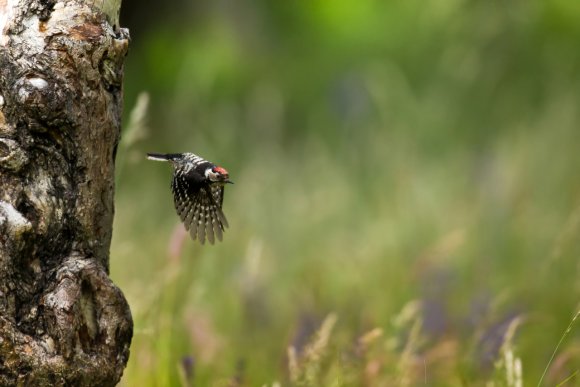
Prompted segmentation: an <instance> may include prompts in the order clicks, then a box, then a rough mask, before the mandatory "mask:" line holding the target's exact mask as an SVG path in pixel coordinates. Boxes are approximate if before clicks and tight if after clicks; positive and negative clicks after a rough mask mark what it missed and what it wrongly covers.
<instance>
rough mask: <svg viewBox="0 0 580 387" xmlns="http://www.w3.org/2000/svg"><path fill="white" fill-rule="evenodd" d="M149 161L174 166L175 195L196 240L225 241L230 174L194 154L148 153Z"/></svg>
mask: <svg viewBox="0 0 580 387" xmlns="http://www.w3.org/2000/svg"><path fill="white" fill-rule="evenodd" d="M147 158H148V159H149V160H156V161H169V162H170V163H171V164H173V178H172V180H171V191H172V192H173V202H174V203H175V209H176V210H177V214H178V215H179V218H180V219H181V221H182V222H183V224H184V225H185V229H186V230H188V231H189V235H191V238H192V239H193V240H196V239H198V240H199V242H200V243H201V244H204V243H205V238H206V237H207V240H208V241H209V242H210V243H211V244H213V243H214V241H215V237H216V236H217V239H219V240H220V241H221V240H222V236H223V232H224V230H225V228H226V227H228V221H227V219H226V217H225V215H224V213H223V211H222V203H223V201H224V185H225V184H227V183H230V184H233V182H232V181H230V179H229V174H228V171H226V170H225V169H224V168H222V167H219V166H217V165H215V164H213V163H211V162H209V161H207V160H204V159H203V158H201V157H199V156H197V155H194V154H193V153H170V154H159V153H147Z"/></svg>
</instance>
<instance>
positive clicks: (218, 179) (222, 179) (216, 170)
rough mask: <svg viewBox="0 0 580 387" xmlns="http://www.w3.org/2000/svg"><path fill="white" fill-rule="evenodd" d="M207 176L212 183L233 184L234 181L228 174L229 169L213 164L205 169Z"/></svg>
mask: <svg viewBox="0 0 580 387" xmlns="http://www.w3.org/2000/svg"><path fill="white" fill-rule="evenodd" d="M205 177H206V178H207V179H208V180H209V181H210V182H212V183H222V184H225V183H230V184H233V182H232V181H230V175H229V174H228V171H226V170H225V168H222V167H218V166H213V167H209V168H207V169H206V170H205Z"/></svg>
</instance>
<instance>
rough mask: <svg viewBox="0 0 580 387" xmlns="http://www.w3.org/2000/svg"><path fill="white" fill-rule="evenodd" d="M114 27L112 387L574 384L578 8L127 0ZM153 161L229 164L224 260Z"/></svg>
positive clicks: (572, 3) (579, 246) (557, 3)
mask: <svg viewBox="0 0 580 387" xmlns="http://www.w3.org/2000/svg"><path fill="white" fill-rule="evenodd" d="M121 25H122V26H124V27H128V28H129V29H130V31H131V35H132V42H131V49H130V54H129V56H128V58H127V62H126V68H125V111H126V115H125V118H124V129H123V140H122V143H121V146H120V148H119V154H118V159H117V194H116V217H115V224H114V234H113V244H112V248H111V250H112V251H111V275H112V277H113V279H114V281H115V282H116V283H117V284H118V285H119V286H120V287H121V289H122V290H123V291H124V293H125V295H126V296H127V298H128V300H129V303H130V305H131V309H132V312H133V318H134V321H135V335H134V338H133V344H132V347H131V357H130V360H129V365H128V367H127V369H126V371H125V374H124V376H123V379H122V382H121V385H122V386H190V385H195V386H263V385H267V386H278V385H279V386H287V385H302V386H327V385H335V386H391V385H430V386H439V385H441V386H446V385H466V386H472V385H476V386H478V385H484V384H485V383H488V382H491V383H494V385H498V386H512V385H513V386H517V385H518V384H517V383H519V382H520V381H521V379H523V382H524V384H525V385H536V384H538V382H539V381H540V379H541V377H542V374H543V372H544V370H545V369H546V367H548V365H549V367H548V368H549V369H548V372H547V373H546V375H545V376H544V378H543V382H542V383H543V384H544V385H558V384H559V383H563V385H580V376H579V375H578V374H577V372H578V370H579V369H580V329H578V327H577V326H576V323H575V320H572V319H573V317H574V316H575V314H576V313H577V312H578V310H579V308H580V303H579V301H580V260H579V254H580V149H579V147H580V128H579V126H580V115H579V106H580V2H578V1H577V0H554V1H509V2H506V1H499V0H489V1H475V0H472V1H469V0H439V1H436V0H433V1H431V0H404V1H403V0H391V1H378V0H377V1H371V0H359V1H339V0H337V1H324V0H312V1H276V2H273V1H265V0H239V1H233V0H230V1H227V0H221V1H210V0H206V1H200V0H192V1H185V0H175V1H172V2H157V1H151V0H149V1H137V0H131V1H128V0H125V1H123V6H122V14H121ZM148 151H149V152H152V151H153V152H183V151H185V152H194V153H197V154H199V155H201V156H202V157H205V158H207V159H209V160H211V161H213V162H215V163H217V164H219V165H222V166H224V167H225V168H226V169H228V171H229V172H230V176H231V178H232V180H234V181H235V185H232V186H228V187H227V189H226V194H225V201H224V211H225V213H226V215H227V217H228V220H229V223H230V228H229V229H228V230H227V232H226V233H225V235H224V241H223V242H222V243H218V244H216V245H215V246H209V245H206V246H200V245H199V244H198V243H194V242H192V241H191V240H190V239H189V238H187V237H184V235H183V232H182V229H181V226H180V225H179V222H178V218H177V215H176V214H175V211H174V208H173V202H172V197H171V193H170V189H169V182H170V173H171V168H170V166H169V165H164V164H162V163H153V162H149V161H146V160H145V153H146V152H148ZM569 324H570V326H571V329H570V331H569V332H568V333H567V334H565V333H564V332H565V330H566V327H567V326H569ZM561 339H562V344H561V345H560V347H559V348H558V351H557V352H556V354H555V356H554V359H553V361H552V362H550V357H551V355H552V353H553V352H554V349H555V348H556V346H557V344H558V342H559V341H560V340H561Z"/></svg>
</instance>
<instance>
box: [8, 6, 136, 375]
mask: <svg viewBox="0 0 580 387" xmlns="http://www.w3.org/2000/svg"><path fill="white" fill-rule="evenodd" d="M119 5H120V0H109V1H103V0H93V1H88V0H76V1H75V0H60V1H58V2H57V1H56V0H0V385H2V386H5V385H6V386H12V385H19V386H54V385H57V386H65V385H66V386H114V385H115V384H116V383H117V382H118V381H119V379H120V378H121V375H122V373H123V369H124V367H125V365H126V362H127V359H128V357H129V345H130V342H131V337H132V330H133V323H132V320H131V314H130V311H129V306H128V304H127V302H126V300H125V298H124V296H123V294H122V293H121V291H120V290H119V289H118V288H117V287H116V286H115V285H114V284H113V283H112V282H111V280H110V279H109V277H108V271H109V246H110V241H111V231H112V221H113V190H114V185H113V183H114V176H113V173H114V160H115V152H116V148H117V144H118V141H119V132H120V120H121V109H122V88H121V82H122V75H123V62H124V58H125V55H126V53H127V48H128V32H127V31H126V30H124V29H119V28H118V26H117V25H116V24H117V17H118V16H117V15H118V10H119Z"/></svg>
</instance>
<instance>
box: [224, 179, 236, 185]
mask: <svg viewBox="0 0 580 387" xmlns="http://www.w3.org/2000/svg"><path fill="white" fill-rule="evenodd" d="M225 182H226V183H229V184H234V182H233V181H231V180H230V179H228V180H226V181H225Z"/></svg>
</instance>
